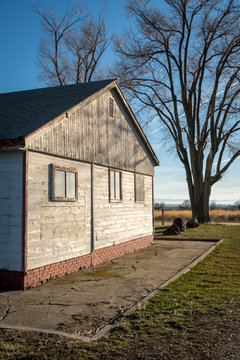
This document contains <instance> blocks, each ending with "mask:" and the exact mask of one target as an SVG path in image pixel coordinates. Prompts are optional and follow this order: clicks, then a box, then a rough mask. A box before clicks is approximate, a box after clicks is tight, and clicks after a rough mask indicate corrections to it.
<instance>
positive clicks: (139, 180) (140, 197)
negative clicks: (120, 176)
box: [135, 174, 145, 201]
mask: <svg viewBox="0 0 240 360" xmlns="http://www.w3.org/2000/svg"><path fill="white" fill-rule="evenodd" d="M144 198H145V190H144V175H142V174H135V201H144Z"/></svg>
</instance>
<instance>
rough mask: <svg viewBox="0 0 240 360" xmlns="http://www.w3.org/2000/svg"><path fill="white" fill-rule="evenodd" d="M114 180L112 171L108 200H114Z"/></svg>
mask: <svg viewBox="0 0 240 360" xmlns="http://www.w3.org/2000/svg"><path fill="white" fill-rule="evenodd" d="M114 189H115V178H114V171H110V199H115V191H114Z"/></svg>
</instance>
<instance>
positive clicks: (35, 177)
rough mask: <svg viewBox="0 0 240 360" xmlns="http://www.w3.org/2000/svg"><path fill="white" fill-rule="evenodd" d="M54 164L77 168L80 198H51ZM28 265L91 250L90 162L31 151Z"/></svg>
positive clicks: (75, 255)
mask: <svg viewBox="0 0 240 360" xmlns="http://www.w3.org/2000/svg"><path fill="white" fill-rule="evenodd" d="M51 164H55V165H58V166H63V167H72V168H75V169H77V171H78V200H77V201H76V202H64V201H63V202H62V201H60V202H56V201H51ZM28 169H29V170H28V223H27V227H28V233H27V267H28V269H33V268H36V267H39V266H43V265H46V264H51V263H55V262H58V261H61V260H66V259H71V258H74V257H77V256H81V255H84V254H88V253H89V252H90V240H91V229H90V227H91V220H90V213H91V209H90V206H91V201H90V199H91V195H90V186H91V181H90V177H91V172H90V165H89V164H85V163H80V162H77V161H69V160H65V159H61V158H58V157H53V156H47V155H42V154H37V153H32V152H29V158H28Z"/></svg>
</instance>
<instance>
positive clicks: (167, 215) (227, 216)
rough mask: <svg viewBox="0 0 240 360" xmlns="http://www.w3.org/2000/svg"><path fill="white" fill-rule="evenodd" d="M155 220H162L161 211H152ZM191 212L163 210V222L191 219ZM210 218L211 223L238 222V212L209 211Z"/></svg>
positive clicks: (239, 215)
mask: <svg viewBox="0 0 240 360" xmlns="http://www.w3.org/2000/svg"><path fill="white" fill-rule="evenodd" d="M154 217H155V220H162V211H161V210H155V211H154ZM191 217H192V212H191V210H165V212H164V219H165V221H173V220H174V219H175V218H182V219H183V220H184V221H186V220H189V219H191ZM210 218H211V220H212V221H213V222H229V221H232V222H239V221H240V210H225V209H215V210H210Z"/></svg>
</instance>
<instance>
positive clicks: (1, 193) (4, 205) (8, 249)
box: [0, 152, 23, 271]
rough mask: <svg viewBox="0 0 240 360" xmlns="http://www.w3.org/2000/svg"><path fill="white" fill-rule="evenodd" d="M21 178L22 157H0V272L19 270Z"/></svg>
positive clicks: (20, 264) (8, 153)
mask: <svg viewBox="0 0 240 360" xmlns="http://www.w3.org/2000/svg"><path fill="white" fill-rule="evenodd" d="M22 175H23V154H22V153H21V152H4V153H0V249H1V251H0V269H7V270H13V271H21V267H22V180H23V178H22Z"/></svg>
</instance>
